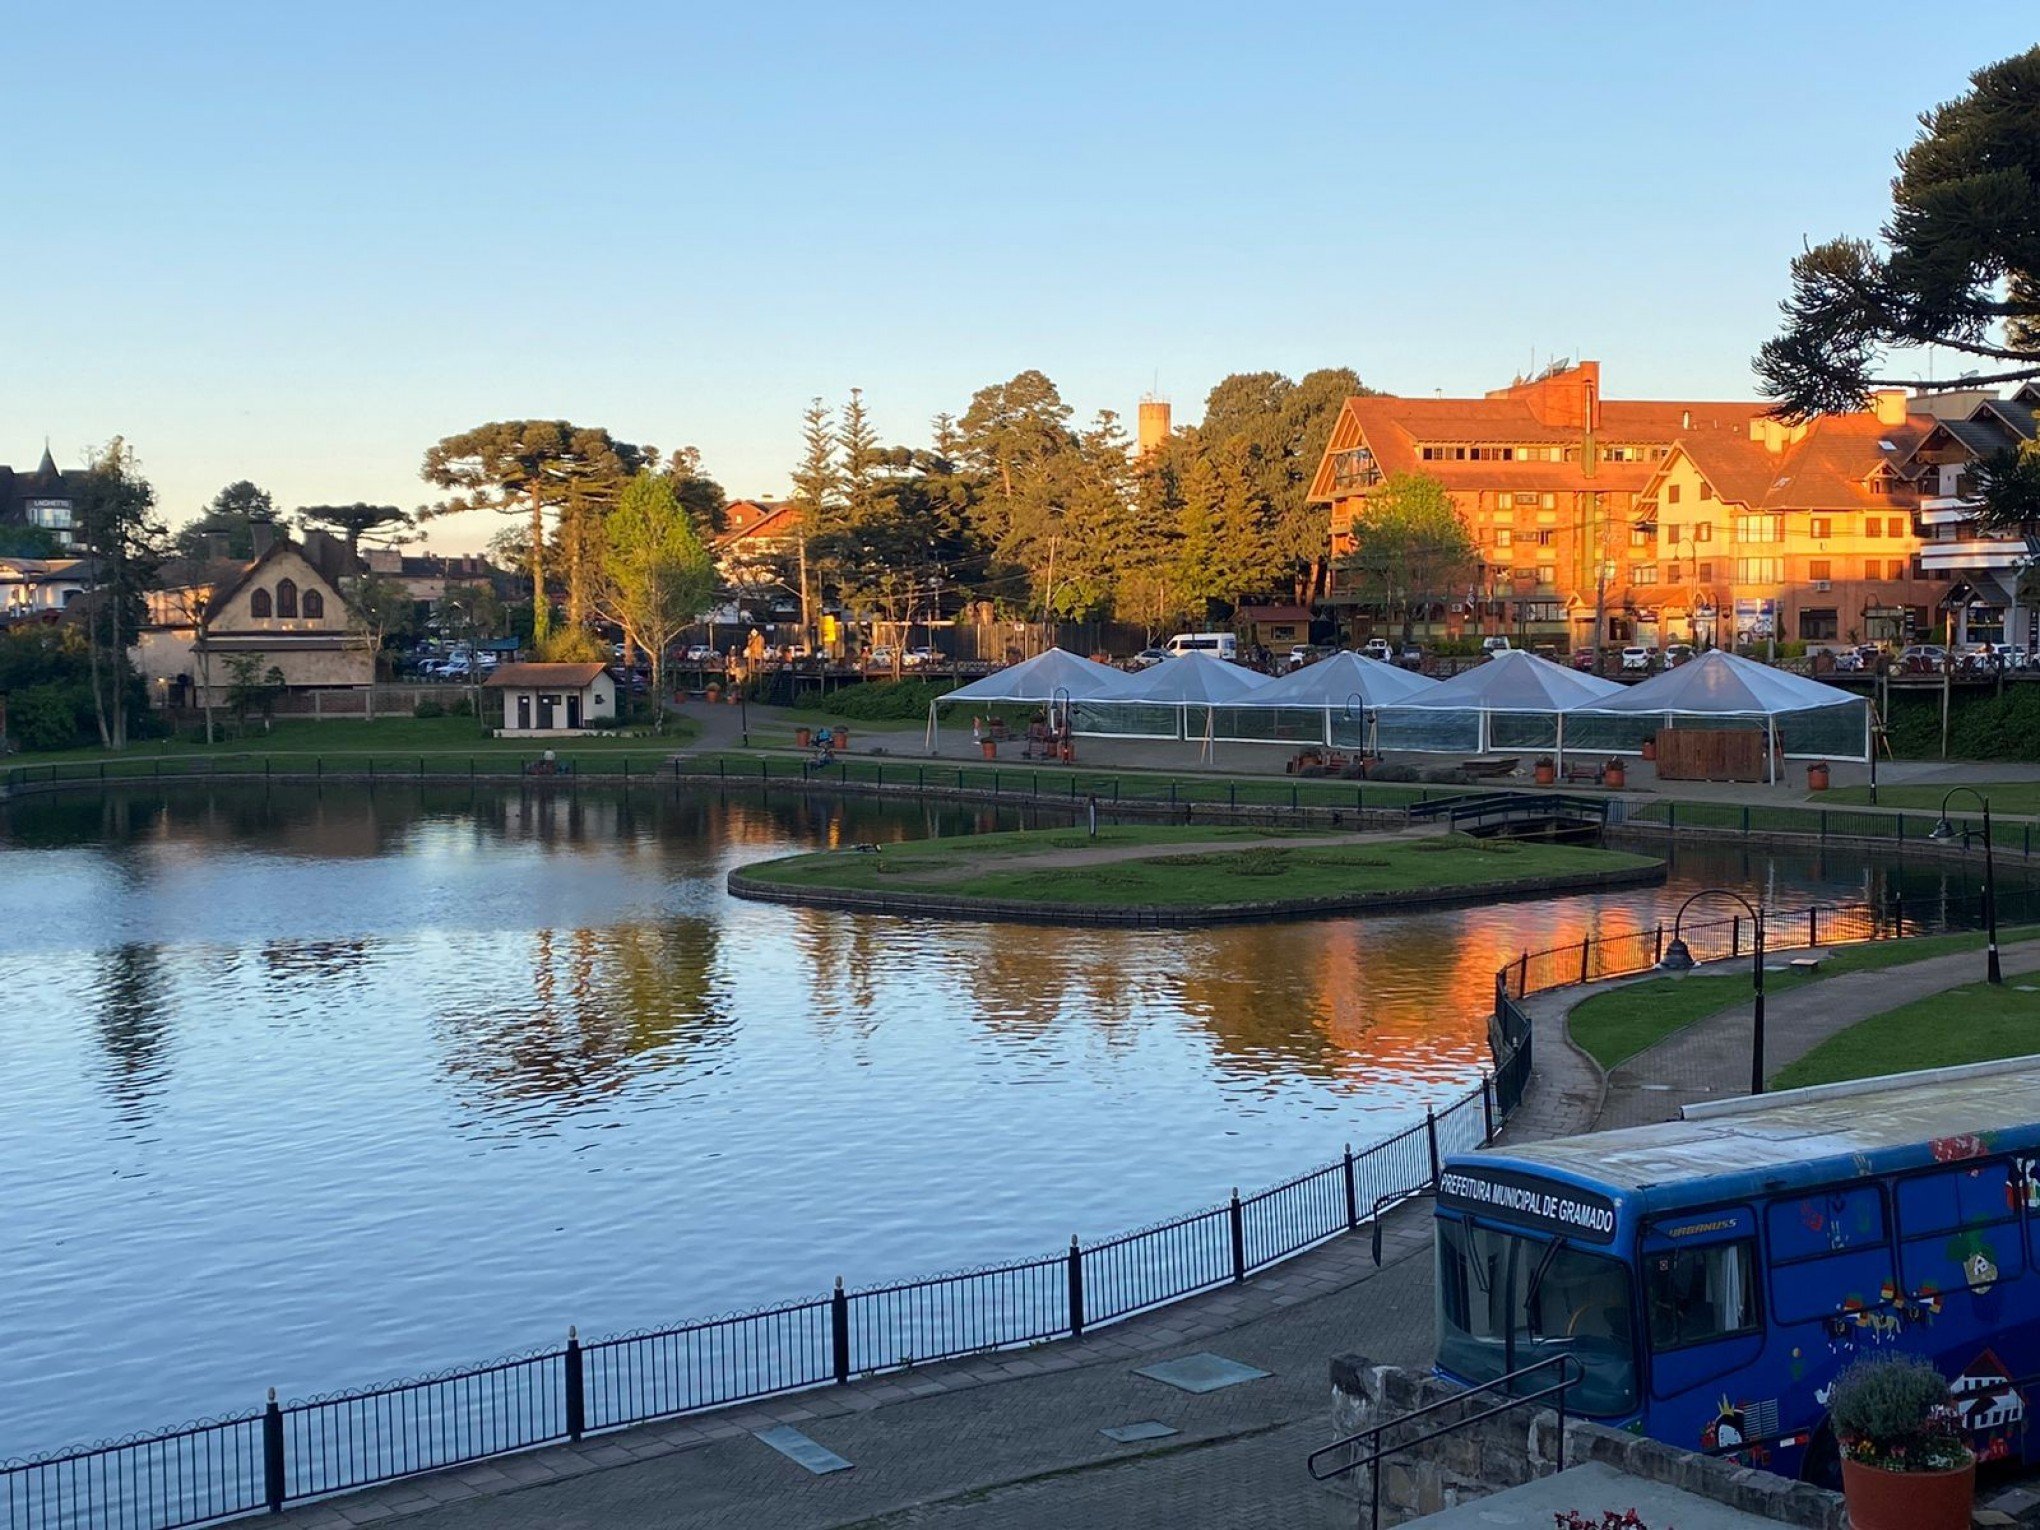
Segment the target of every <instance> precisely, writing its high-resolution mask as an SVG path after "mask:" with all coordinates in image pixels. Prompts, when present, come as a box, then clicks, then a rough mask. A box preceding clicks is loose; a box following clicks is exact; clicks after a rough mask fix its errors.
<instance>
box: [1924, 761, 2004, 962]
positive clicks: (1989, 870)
mask: <svg viewBox="0 0 2040 1530" xmlns="http://www.w3.org/2000/svg"><path fill="white" fill-rule="evenodd" d="M1957 792H1967V793H1969V795H1970V796H1972V797H1974V798H1975V799H1976V800H1977V801H1978V802H1980V803H1982V804H1983V835H1982V838H1983V928H1984V942H1985V944H1984V949H1985V951H1986V952H1987V953H1988V957H1987V960H1986V962H1985V965H1984V972H1985V974H1986V981H1988V982H1992V983H2000V984H2001V983H2003V982H2004V980H2005V974H2004V969H2003V968H2001V967H2000V966H1999V965H1998V947H1997V857H1996V856H1995V855H1994V854H1993V853H1992V847H1991V840H1990V798H1988V797H1986V796H1984V794H1983V793H1982V792H1980V791H1978V790H1977V789H1976V788H1975V787H1973V786H1951V787H1949V788H1948V790H1947V791H1946V793H1944V794H1943V795H1942V797H1941V819H1940V822H1938V823H1936V824H1935V825H1934V827H1933V828H1932V829H1931V830H1929V831H1928V833H1927V838H1928V839H1937V840H1940V841H1941V842H1942V843H1943V844H1945V843H1947V842H1948V841H1949V840H1952V839H1959V840H1961V841H1962V848H1963V849H1964V850H1965V851H1966V850H1968V848H1969V841H1970V838H1971V837H1972V836H1973V835H1975V834H1976V830H1974V829H1958V828H1956V827H1955V825H1954V824H1952V823H1950V822H1949V821H1948V799H1949V798H1950V797H1953V796H1954V795H1955V794H1956V793H1957Z"/></svg>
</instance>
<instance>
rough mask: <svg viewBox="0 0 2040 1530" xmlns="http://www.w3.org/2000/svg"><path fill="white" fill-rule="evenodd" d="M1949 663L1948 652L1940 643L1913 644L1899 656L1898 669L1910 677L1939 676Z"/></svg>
mask: <svg viewBox="0 0 2040 1530" xmlns="http://www.w3.org/2000/svg"><path fill="white" fill-rule="evenodd" d="M1947 663H1948V650H1947V649H1945V648H1943V647H1942V646H1941V645H1940V644H1939V643H1913V644H1910V645H1908V646H1907V647H1906V648H1904V649H1902V650H1900V652H1899V655H1898V667H1899V668H1900V669H1902V670H1904V671H1905V672H1906V673H1907V674H1909V675H1933V674H1939V673H1940V672H1941V670H1943V669H1944V668H1946V667H1947Z"/></svg>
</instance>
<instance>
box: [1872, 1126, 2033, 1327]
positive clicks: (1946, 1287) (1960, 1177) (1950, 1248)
mask: <svg viewBox="0 0 2040 1530" xmlns="http://www.w3.org/2000/svg"><path fill="white" fill-rule="evenodd" d="M2018 1187H2019V1179H2018V1176H2017V1175H2016V1174H2015V1172H2014V1171H2013V1168H2012V1165H2011V1164H2010V1163H2008V1162H2006V1161H2005V1160H2003V1159H1999V1160H1997V1161H1996V1162H1992V1163H1973V1164H1967V1165H1964V1166H1962V1167H1960V1168H1954V1169H1944V1170H1938V1171H1936V1172H1934V1173H1932V1174H1915V1175H1912V1176H1910V1177H1908V1178H1906V1179H1902V1180H1900V1181H1899V1182H1898V1237H1899V1259H1900V1261H1901V1262H1902V1264H1903V1266H1904V1269H1905V1285H1906V1291H1907V1293H1908V1294H1910V1295H1912V1296H1933V1295H1937V1294H1939V1293H1941V1292H1945V1291H1959V1290H1962V1289H1963V1288H1964V1287H1965V1286H1966V1287H1967V1288H1968V1289H1970V1290H1972V1291H1987V1290H1989V1289H1990V1288H1991V1287H1992V1286H1994V1285H1996V1284H1997V1282H1998V1281H1999V1280H2001V1279H2006V1278H2009V1277H2011V1276H2014V1275H2017V1274H2018V1273H2019V1272H2020V1271H2021V1270H2022V1269H2024V1268H2025V1261H2024V1260H2023V1259H2022V1258H2021V1257H2020V1249H2019V1230H2018V1227H2017V1225H2016V1224H2017V1221H2018V1211H2017V1209H2016V1208H2017V1206H2018V1202H2019V1196H2018Z"/></svg>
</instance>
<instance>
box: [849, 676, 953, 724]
mask: <svg viewBox="0 0 2040 1530" xmlns="http://www.w3.org/2000/svg"><path fill="white" fill-rule="evenodd" d="M951 689H953V687H952V686H951V685H950V684H949V682H948V681H946V680H866V681H864V682H863V683H862V684H859V685H848V686H845V687H843V688H842V689H841V690H837V691H831V692H829V693H828V694H827V695H826V696H824V697H822V698H821V699H820V700H819V701H817V702H816V703H815V709H816V710H817V711H821V712H826V713H827V714H828V715H829V716H831V717H842V718H846V719H848V720H850V721H852V722H856V721H859V720H862V721H865V722H911V721H914V720H917V719H919V718H923V717H926V716H927V715H928V704H929V703H930V702H931V701H934V700H936V699H937V698H939V697H942V696H946V695H948V694H949V692H950V690H951Z"/></svg>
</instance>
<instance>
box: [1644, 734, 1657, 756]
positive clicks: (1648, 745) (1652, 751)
mask: <svg viewBox="0 0 2040 1530" xmlns="http://www.w3.org/2000/svg"><path fill="white" fill-rule="evenodd" d="M1643 757H1644V758H1645V759H1646V760H1655V759H1656V758H1657V740H1656V739H1654V738H1647V739H1645V740H1644V741H1643Z"/></svg>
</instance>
